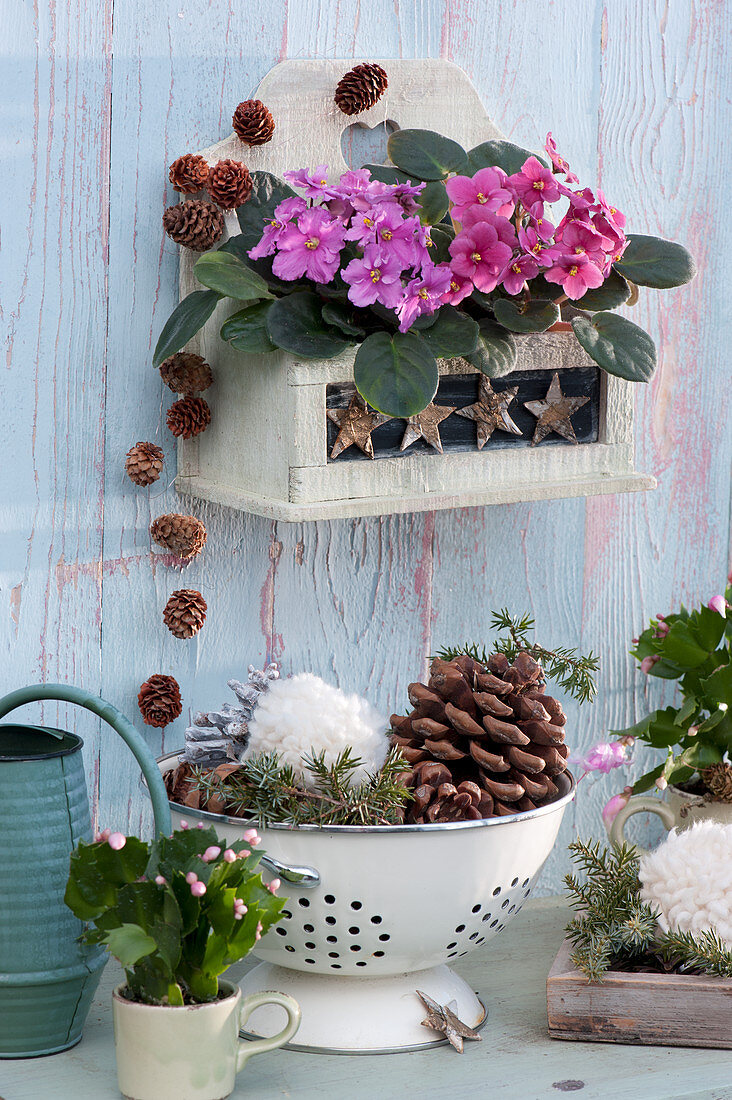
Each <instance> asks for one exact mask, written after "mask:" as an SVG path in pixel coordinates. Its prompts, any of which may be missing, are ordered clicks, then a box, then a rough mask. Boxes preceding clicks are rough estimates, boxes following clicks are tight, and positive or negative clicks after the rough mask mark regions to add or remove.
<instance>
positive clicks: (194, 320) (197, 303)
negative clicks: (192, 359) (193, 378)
mask: <svg viewBox="0 0 732 1100" xmlns="http://www.w3.org/2000/svg"><path fill="white" fill-rule="evenodd" d="M220 297H221V295H220V294H218V293H217V291H215V290H194V291H193V293H192V294H189V295H188V296H187V297H186V298H184V299H183V301H182V302H180V303H179V304H178V305H177V306H176V307H175V309H174V310H173V312H172V313H171V315H170V317H169V318H168V320H167V321H166V322H165V324H164V325H163V331H162V332H161V333H160V337H159V339H158V342H157V344H156V345H155V352H154V354H153V366H154V367H159V366H160V364H161V363H162V362H163V360H164V359H167V358H168V356H169V355H173V354H174V353H175V352H176V351H180V350H181V348H184V347H185V346H186V344H187V343H188V341H189V340H192V339H193V337H194V336H195V335H196V333H197V332H198V330H199V329H200V328H203V326H204V325H205V324H206V321H208V319H209V317H210V316H211V314H212V313H213V311H214V310H215V309H216V304H217V302H218V301H219V299H220Z"/></svg>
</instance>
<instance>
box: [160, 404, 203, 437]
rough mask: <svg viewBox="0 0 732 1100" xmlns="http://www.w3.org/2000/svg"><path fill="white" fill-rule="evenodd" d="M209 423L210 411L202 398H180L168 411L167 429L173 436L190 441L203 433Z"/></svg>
mask: <svg viewBox="0 0 732 1100" xmlns="http://www.w3.org/2000/svg"><path fill="white" fill-rule="evenodd" d="M210 423H211V410H210V408H209V407H208V405H207V403H206V402H205V401H204V400H203V398H202V397H191V396H190V394H189V395H188V396H187V397H182V398H181V399H180V401H174V402H173V404H172V405H171V406H170V408H169V409H168V427H169V428H170V430H171V432H172V433H173V435H177V436H181V435H182V436H183V438H184V439H190V438H191V436H192V435H200V434H201V432H205V431H206V428H207V427H208V426H209V424H210Z"/></svg>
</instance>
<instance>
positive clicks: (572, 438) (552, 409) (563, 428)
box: [524, 374, 590, 447]
mask: <svg viewBox="0 0 732 1100" xmlns="http://www.w3.org/2000/svg"><path fill="white" fill-rule="evenodd" d="M589 400H590V399H589V397H567V395H566V394H563V393H562V387H561V386H560V385H559V375H558V374H555V375H554V376H553V378H552V383H551V385H550V387H549V389H548V391H547V395H546V397H545V398H544V400H543V401H524V405H525V407H526V408H527V409H528V410H529V412H530V413H531V414H532V416H535V417H536V418H537V421H536V428H535V429H534V435H533V438H532V440H531V446H532V447H535V446H536V444H537V443H541V441H542V439H545V438H546V437H547V436H548V435H549V434H550V433H551V432H556V433H557V435H561V436H562V437H563V438H564V439H568V440H569V442H570V443H577V436H576V435H575V434H574V428H573V427H572V422H571V419H570V418H571V417H572V416H573V415H574V414H575V413H576V412H577V410H578V409H581V408H582V406H583V405H586V404H587V402H588V401H589Z"/></svg>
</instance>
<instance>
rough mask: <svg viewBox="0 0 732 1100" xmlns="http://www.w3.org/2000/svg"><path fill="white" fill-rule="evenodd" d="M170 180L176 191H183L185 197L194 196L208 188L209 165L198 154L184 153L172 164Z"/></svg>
mask: <svg viewBox="0 0 732 1100" xmlns="http://www.w3.org/2000/svg"><path fill="white" fill-rule="evenodd" d="M168 179H169V180H170V182H171V183H172V184H173V187H174V188H175V189H176V191H182V192H183V194H184V195H194V194H195V193H196V191H202V190H203V188H204V187H205V186H206V180H207V179H208V164H207V163H206V160H205V158H204V157H201V156H199V155H198V154H197V153H184V154H183V156H182V157H178V159H177V160H174V161H173V163H172V164H171V166H170V169H169V171H168Z"/></svg>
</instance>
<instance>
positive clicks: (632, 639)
mask: <svg viewBox="0 0 732 1100" xmlns="http://www.w3.org/2000/svg"><path fill="white" fill-rule="evenodd" d="M630 640H631V642H632V644H633V645H638V642H639V641H640V638H631V639H630Z"/></svg>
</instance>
